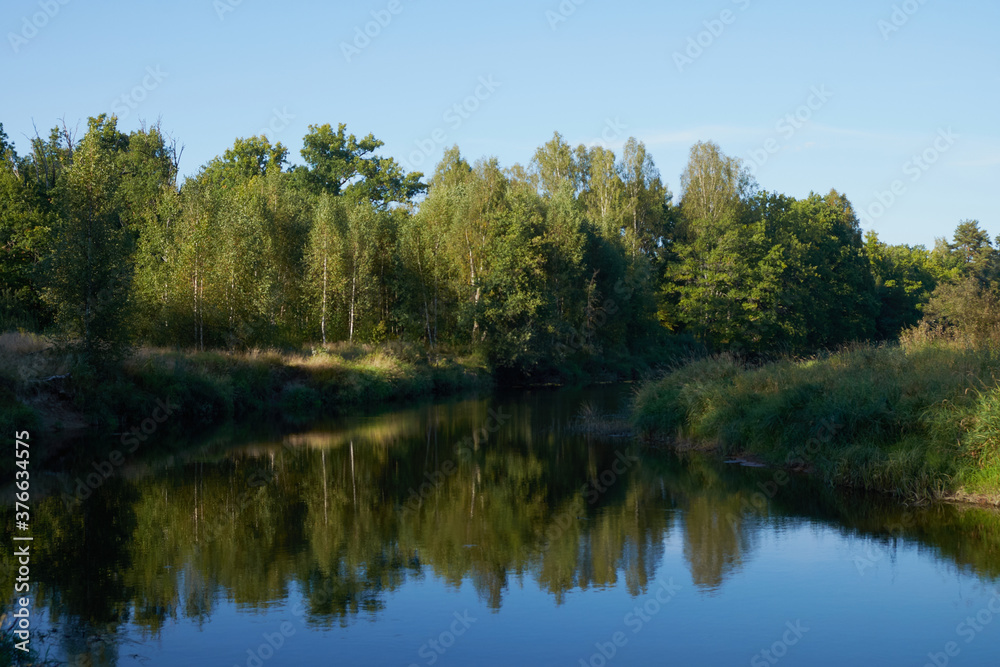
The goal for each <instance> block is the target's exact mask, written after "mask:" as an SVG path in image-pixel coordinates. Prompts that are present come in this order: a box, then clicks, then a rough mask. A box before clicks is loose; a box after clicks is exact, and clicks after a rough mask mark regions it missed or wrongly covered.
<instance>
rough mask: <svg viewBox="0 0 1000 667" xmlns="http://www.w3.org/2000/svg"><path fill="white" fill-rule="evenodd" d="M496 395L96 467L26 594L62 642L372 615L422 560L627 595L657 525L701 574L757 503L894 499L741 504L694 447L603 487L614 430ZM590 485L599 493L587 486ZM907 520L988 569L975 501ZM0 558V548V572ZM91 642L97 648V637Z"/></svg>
mask: <svg viewBox="0 0 1000 667" xmlns="http://www.w3.org/2000/svg"><path fill="white" fill-rule="evenodd" d="M505 410H506V412H507V413H510V414H512V415H513V416H512V417H511V418H510V421H509V423H508V424H507V425H506V426H504V427H503V428H501V429H500V430H499V431H498V432H492V433H484V432H482V431H480V429H481V428H482V425H483V424H485V423H486V422H487V420H488V419H489V413H488V412H487V405H486V403H485V402H483V401H467V402H464V403H454V404H448V405H437V406H432V407H428V408H427V409H425V410H411V411H407V412H399V413H394V414H390V415H386V416H384V417H382V418H379V419H375V420H370V421H369V422H366V423H363V424H360V425H355V426H350V427H347V428H345V429H343V430H341V431H337V430H335V429H329V430H327V431H317V432H315V433H313V434H311V435H310V436H308V437H299V438H294V439H288V440H287V442H286V443H285V446H282V445H278V444H273V443H260V444H253V445H250V446H246V447H242V448H240V449H238V450H234V451H232V452H231V453H230V454H229V455H228V456H227V457H224V458H221V459H220V458H213V459H208V460H203V461H198V460H190V461H188V462H187V463H185V464H184V465H183V466H178V467H175V468H169V469H167V470H166V471H164V472H160V473H157V474H155V475H153V476H151V477H148V478H146V479H132V478H126V479H124V480H123V479H119V478H114V479H112V480H109V481H108V482H107V483H106V484H105V485H104V486H102V487H101V488H100V489H98V490H97V491H96V492H95V493H94V495H93V496H92V497H91V498H89V499H87V500H86V501H84V502H83V503H82V504H81V505H79V506H78V507H74V508H71V509H67V508H66V507H64V506H63V505H62V504H61V503H60V502H59V501H57V500H55V499H48V500H45V501H42V502H41V503H40V504H39V505H38V509H37V516H36V519H35V521H36V529H37V530H38V532H39V533H40V534H45V535H46V540H45V541H43V542H40V543H39V544H38V548H39V551H38V552H37V553H36V557H37V560H33V563H37V567H38V569H37V572H38V579H37V581H39V582H40V584H39V586H40V595H39V598H38V599H39V601H40V602H41V603H42V604H44V605H45V606H47V607H48V608H49V610H50V613H51V614H52V616H53V618H55V619H60V618H65V619H70V620H71V622H75V623H76V624H77V625H78V626H79V627H80V637H76V638H72V637H71V638H68V639H67V640H66V641H67V644H66V646H67V650H68V651H70V652H72V653H74V654H77V653H79V652H80V651H82V650H85V649H84V648H82V647H85V646H86V645H87V637H90V638H91V639H92V638H93V637H94V636H104V637H113V633H114V631H115V630H116V629H117V628H118V627H120V625H121V624H122V623H123V622H125V621H128V620H130V621H131V622H133V623H135V624H136V625H138V626H139V627H140V628H143V629H144V630H145V632H147V633H149V634H151V635H156V634H157V633H159V631H160V629H161V628H162V627H163V625H164V623H166V622H167V621H168V620H170V619H174V618H177V617H184V618H190V619H194V620H196V621H197V622H199V623H201V622H205V621H207V620H208V619H209V618H210V617H211V616H212V614H213V612H214V610H215V608H216V607H217V605H218V601H219V600H220V599H230V600H233V601H235V602H236V604H238V605H239V606H241V607H246V608H256V609H261V608H267V607H268V606H270V605H273V604H276V603H278V602H280V601H282V600H284V599H286V598H287V597H288V595H289V592H290V591H292V590H296V591H299V592H301V594H302V596H303V599H304V603H305V605H306V607H307V611H306V613H307V618H308V619H309V622H310V623H313V624H317V625H321V626H329V625H330V624H333V623H342V624H343V623H348V622H350V620H351V619H352V618H353V617H355V616H357V615H359V614H364V615H370V614H376V613H378V612H379V611H380V610H381V609H382V606H383V604H384V596H385V594H386V593H387V592H391V591H393V590H396V589H398V588H399V587H400V586H402V585H403V584H404V583H405V582H406V581H407V579H408V578H411V577H422V576H425V574H426V573H427V572H432V573H434V574H435V575H436V576H437V577H440V578H441V579H442V580H444V581H446V582H448V583H449V584H450V585H453V586H458V585H460V584H462V583H463V582H469V583H471V584H472V585H473V586H474V587H475V589H476V590H477V592H478V593H479V595H480V596H481V598H482V599H483V600H485V601H486V602H487V604H488V605H489V606H490V607H491V608H494V609H499V608H500V606H501V605H502V603H503V597H504V594H505V591H506V589H507V586H508V583H509V580H510V579H511V578H515V579H517V578H521V577H524V578H527V579H534V580H535V581H536V582H537V585H538V586H539V587H540V588H541V589H543V590H545V591H547V592H548V593H550V594H552V595H553V596H554V597H555V598H556V599H557V600H560V601H561V600H562V599H563V597H564V596H565V595H566V594H567V592H569V591H572V590H574V589H587V588H595V587H605V586H612V585H617V584H618V583H619V582H622V581H623V582H624V585H625V586H626V587H627V589H628V591H629V592H630V593H631V594H632V595H641V594H642V593H643V592H644V591H646V590H648V588H649V587H650V584H651V582H652V579H653V577H654V573H655V571H656V569H657V567H658V565H659V564H660V562H661V561H662V558H663V544H664V542H665V540H666V539H667V537H668V536H669V535H670V533H671V531H672V530H675V527H676V526H683V540H684V557H685V559H686V561H687V562H688V564H689V567H690V570H691V573H692V578H693V580H694V582H695V584H696V585H698V586H699V587H701V588H702V589H703V590H708V591H710V590H717V589H718V588H719V587H721V586H722V585H724V583H725V581H726V579H727V578H728V577H729V576H731V574H732V573H733V572H735V571H736V570H737V569H738V568H739V567H740V566H741V564H742V563H743V562H745V560H746V559H747V557H748V555H749V554H750V553H752V545H753V543H754V540H755V535H756V534H757V533H758V532H759V530H760V527H762V526H764V525H766V524H767V522H768V521H772V520H776V519H770V518H769V516H768V515H769V514H773V515H775V516H781V515H789V514H794V513H795V512H797V511H800V510H798V509H797V508H805V511H806V512H807V513H808V514H809V515H810V516H819V517H822V518H823V519H826V520H829V521H836V522H841V523H845V524H847V525H848V526H851V527H852V529H855V530H858V531H861V532H863V533H865V534H869V533H870V534H878V533H879V531H883V532H884V527H885V525H886V522H891V521H896V522H898V521H899V519H898V516H897V515H898V511H899V510H898V509H893V508H892V507H880V506H877V505H874V504H873V503H871V502H869V501H864V502H860V503H859V502H854V501H852V500H850V499H846V500H845V499H844V497H842V496H836V495H834V494H832V493H831V492H828V491H820V492H817V491H816V489H815V487H813V486H812V485H806V486H803V485H802V484H799V483H798V482H796V483H793V484H790V485H788V486H787V487H785V488H783V489H782V490H781V492H780V493H779V494H778V495H777V497H776V498H775V500H774V501H773V502H771V503H769V504H767V505H766V506H762V507H760V508H757V507H754V506H753V504H752V502H751V499H752V498H753V497H754V494H755V493H756V492H757V491H758V490H759V489H758V486H757V484H758V482H760V481H766V479H767V478H768V477H767V476H768V474H769V473H768V472H767V471H762V472H761V473H760V475H757V474H756V473H754V472H753V471H747V470H734V469H733V468H732V467H728V468H726V467H722V468H720V467H719V466H718V465H715V464H713V463H711V462H710V461H707V460H704V459H700V458H691V459H686V460H680V459H677V458H675V457H673V456H656V455H647V456H645V457H643V458H642V460H641V461H639V462H636V463H634V464H632V465H630V466H629V467H628V469H627V470H626V471H624V472H623V473H621V474H615V475H614V478H613V480H612V483H610V484H607V485H604V484H603V483H601V482H600V480H601V479H602V476H603V478H604V479H607V474H606V473H607V471H609V470H614V467H615V462H616V460H618V458H617V457H616V455H617V454H619V451H621V452H628V451H630V448H631V447H633V445H631V444H628V443H625V442H621V441H611V442H601V441H597V440H589V441H588V440H586V439H585V438H584V437H583V436H580V435H578V434H573V433H568V432H566V431H565V430H564V429H563V427H562V425H563V424H565V423H566V421H567V420H568V419H569V418H571V417H572V416H573V414H574V412H573V410H571V409H565V408H564V407H563V406H561V405H559V404H556V405H555V406H550V405H547V399H546V398H545V397H544V396H539V397H538V398H537V400H535V399H529V400H524V401H522V402H519V403H518V407H517V408H516V409H513V408H505ZM560 410H562V411H563V412H560ZM472 433H477V436H476V437H475V438H470V439H469V440H468V441H466V442H465V444H467V445H468V450H467V451H466V452H465V453H464V454H462V455H460V453H459V451H458V447H459V445H460V443H463V439H464V438H466V436H468V435H470V434H472ZM443 470H446V471H448V472H447V473H446V474H441V471H443ZM429 480H432V481H433V483H429ZM593 483H598V484H601V487H602V489H603V490H602V491H601V492H599V493H594V492H593V491H592V489H593V488H594V487H592V486H587V485H590V484H593ZM422 485H424V486H423V488H421V487H422ZM605 486H606V488H604V487H605ZM800 487H801V488H800ZM415 492H417V495H418V496H419V498H420V500H421V502H420V504H419V506H417V505H416V504H413V503H411V502H410V501H412V500H413V498H414V497H415V495H414V494H415ZM800 492H801V493H800ZM671 509H674V510H677V512H670V511H667V510H671ZM894 512H896V514H894ZM4 516H5V518H6V521H7V523H8V524H9V522H10V520H11V518H12V517H11V516H10V515H9V514H5V515H4ZM674 517H681V522H678V523H677V524H675V523H674V522H675V518H674ZM913 517H916V518H915V519H914V520H913V521H912V522H911V524H910V525H908V526H907V528H906V531H905V534H908V535H919V536H920V537H921V538H922V539H924V540H926V541H928V542H929V543H932V544H940V546H939V547H938V548H939V549H940V550H941V551H942V553H943V554H945V555H946V556H948V557H950V558H952V559H954V560H955V561H956V562H958V563H960V564H963V565H970V566H972V567H974V568H976V569H977V570H983V568H985V571H987V572H991V573H994V574H995V573H996V570H997V566H996V562H997V561H996V549H997V545H1000V530H998V529H997V525H1000V522H998V521H997V520H996V518H995V517H994V518H993V519H990V520H987V518H984V517H983V516H980V515H978V514H975V513H973V512H969V511H966V512H959V511H958V510H954V509H934V510H926V511H925V510H921V511H919V512H914V513H913ZM82 554H86V556H85V557H83V556H82ZM9 558H10V556H9V555H7V554H4V555H0V560H4V561H6V562H5V565H7V570H5V572H7V573H8V574H5V575H4V577H5V578H7V580H8V581H4V582H0V583H3V584H4V585H7V584H9V580H10V575H9V571H10V570H9V568H10V565H9ZM33 571H34V570H33ZM109 633H110V634H109ZM81 637H83V638H82V639H81ZM81 642H82V643H81ZM102 646H103V648H102V649H101V650H104V651H111V652H112V653H113V652H114V650H113V649H114V645H113V641H112V642H111V643H108V644H107V645H102Z"/></svg>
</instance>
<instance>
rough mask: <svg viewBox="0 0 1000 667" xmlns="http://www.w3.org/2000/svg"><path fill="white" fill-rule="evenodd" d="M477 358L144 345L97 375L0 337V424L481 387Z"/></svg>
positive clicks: (330, 409)
mask: <svg viewBox="0 0 1000 667" xmlns="http://www.w3.org/2000/svg"><path fill="white" fill-rule="evenodd" d="M490 383H491V379H490V376H489V374H488V372H487V369H486V366H485V364H484V363H483V361H482V360H481V359H480V358H477V357H475V356H460V355H457V354H453V355H439V356H436V357H434V358H428V355H427V354H426V353H425V352H424V351H423V350H421V349H419V348H418V347H416V346H410V345H402V344H385V345H381V346H370V345H346V344H339V345H329V346H326V347H323V348H318V349H312V350H308V351H301V352H287V351H283V352H279V351H253V352H246V353H237V352H231V353H230V352H218V351H210V352H194V351H174V350H164V349H148V348H147V349H142V350H140V351H138V352H137V353H136V354H135V355H133V356H132V357H131V358H130V359H129V360H128V361H126V362H125V363H124V364H123V367H122V368H121V369H120V371H119V372H116V373H114V374H111V375H110V376H106V377H98V376H95V375H93V374H91V373H89V372H88V371H87V370H86V369H85V368H83V367H80V366H79V365H74V362H73V359H72V358H71V357H70V356H68V355H66V354H62V353H60V352H58V351H57V350H56V348H55V347H53V346H52V345H51V343H49V342H48V341H46V340H45V339H43V338H40V337H35V336H30V335H22V334H4V335H3V336H0V429H2V430H3V431H5V432H7V431H13V430H14V429H15V428H16V429H18V430H25V429H30V430H39V429H41V430H46V431H76V430H83V429H86V430H89V431H92V432H93V431H97V432H102V431H103V432H109V433H111V432H118V431H128V430H129V429H130V428H132V427H133V426H138V425H141V424H142V422H143V421H145V420H147V419H149V418H150V417H151V416H154V413H155V416H157V417H158V416H161V415H162V413H163V408H162V407H161V408H160V410H159V411H157V407H158V406H160V405H163V404H165V405H168V406H170V409H171V411H172V413H173V414H171V415H170V419H169V426H168V428H174V429H176V428H187V427H192V426H204V425H211V424H217V423H223V422H225V421H228V420H232V419H239V418H246V417H255V418H273V419H278V420H281V421H284V422H288V423H291V424H302V423H306V422H308V421H311V420H313V419H316V418H318V417H320V416H323V415H330V414H337V413H341V412H345V411H348V410H358V409H372V408H374V407H378V406H379V405H384V404H387V403H394V402H401V401H407V400H414V399H418V398H424V397H429V396H434V395H447V394H455V393H458V392H462V391H472V390H477V389H483V388H486V387H488V386H489V385H490Z"/></svg>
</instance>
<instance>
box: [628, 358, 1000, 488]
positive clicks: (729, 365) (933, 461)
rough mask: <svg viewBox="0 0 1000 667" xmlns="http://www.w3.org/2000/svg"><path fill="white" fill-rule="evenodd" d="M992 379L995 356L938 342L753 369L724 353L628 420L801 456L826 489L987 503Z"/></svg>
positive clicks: (994, 401)
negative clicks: (983, 498) (966, 496)
mask: <svg viewBox="0 0 1000 667" xmlns="http://www.w3.org/2000/svg"><path fill="white" fill-rule="evenodd" d="M998 380H1000V354H998V353H997V351H996V350H995V349H973V348H969V347H966V346H963V345H959V344H956V343H946V342H940V341H936V342H931V341H920V342H908V343H906V344H904V345H901V346H900V345H881V346H871V345H854V346H852V347H849V348H846V349H843V350H841V351H839V352H835V353H830V354H824V355H819V356H816V357H813V358H810V359H799V360H792V359H784V360H779V361H775V362H772V363H767V364H763V365H760V366H751V365H748V364H745V363H743V362H741V361H740V360H739V359H737V358H735V357H732V356H728V355H722V356H716V357H710V358H706V359H701V360H696V361H692V362H691V363H688V364H686V365H683V366H681V367H679V368H676V369H674V370H673V371H671V372H669V373H667V374H666V375H665V376H664V377H662V378H661V379H659V380H657V381H654V382H651V383H649V384H647V385H645V386H644V387H643V388H642V389H641V390H640V391H639V393H638V395H637V398H636V405H635V410H634V417H633V418H634V422H635V424H636V426H637V428H638V429H640V430H641V431H642V432H644V433H647V434H651V433H657V434H660V435H666V436H668V437H671V438H688V439H694V440H698V441H702V442H707V443H710V444H711V445H713V446H715V447H717V448H718V449H719V450H720V451H721V452H723V453H725V454H737V453H741V454H752V455H754V456H756V457H757V458H760V459H762V460H764V461H765V462H767V463H770V464H772V465H790V464H793V463H796V462H798V463H800V464H801V463H803V460H804V463H805V466H806V467H808V468H810V469H812V470H814V471H816V472H817V473H818V474H820V475H822V476H823V477H824V478H826V479H827V480H829V481H830V482H831V483H834V484H842V485H847V486H853V487H859V488H864V489H872V490H878V491H885V492H890V493H893V494H897V495H901V496H904V497H908V498H913V499H925V498H932V497H941V496H946V495H952V494H958V493H971V494H975V495H997V494H1000V455H998V448H1000V444H998V438H1000V388H998V387H1000V383H998ZM821 432H827V433H828V437H825V438H824V437H818V434H820V433H821Z"/></svg>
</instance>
